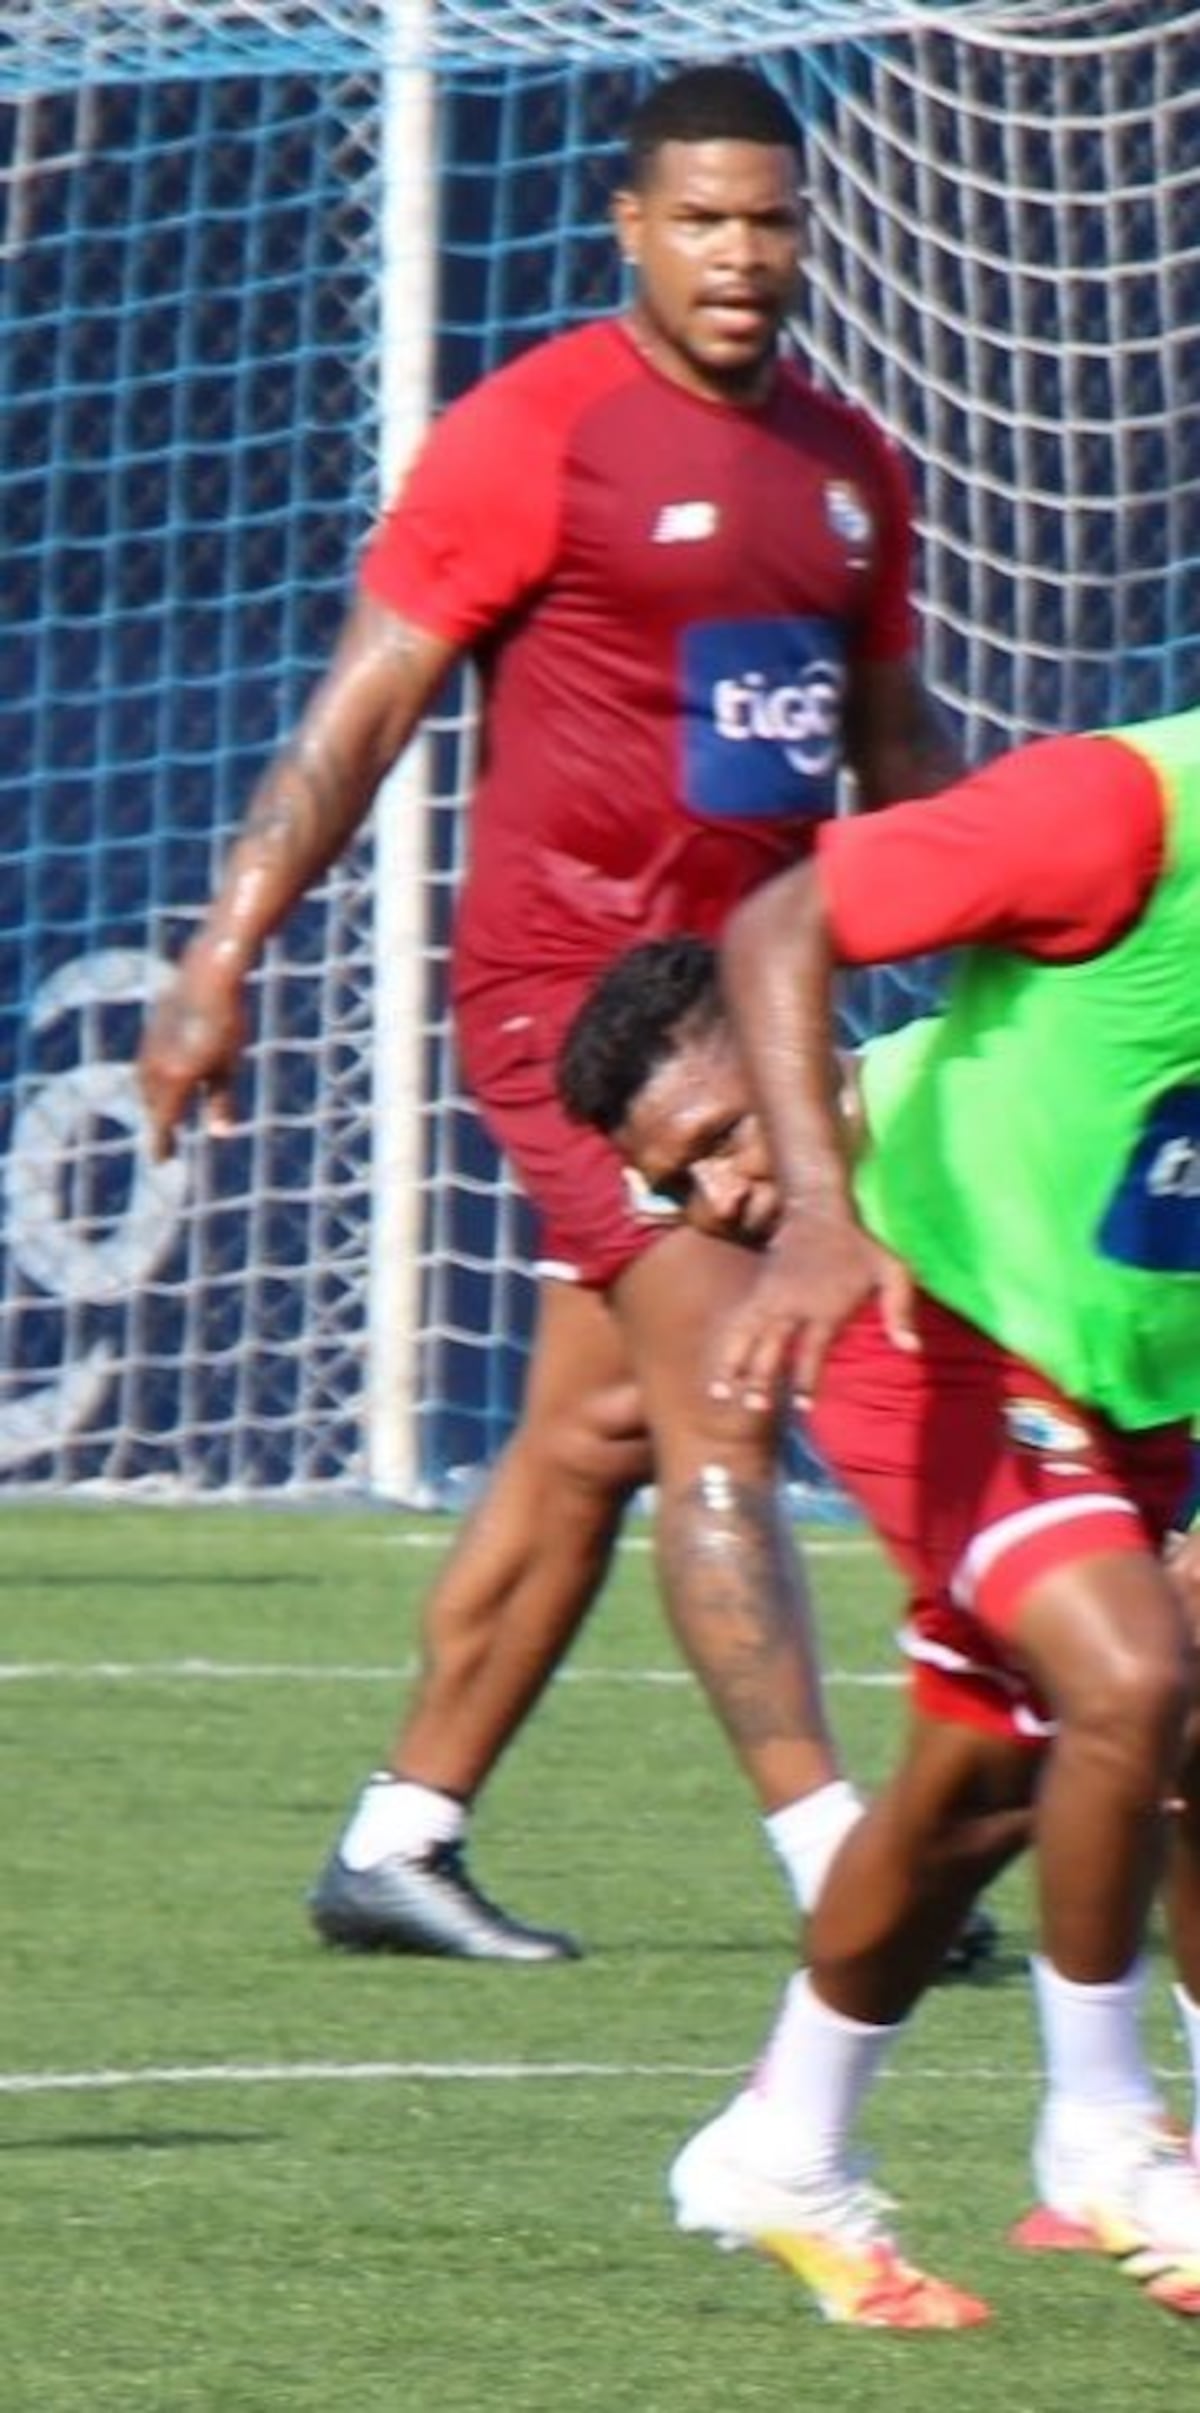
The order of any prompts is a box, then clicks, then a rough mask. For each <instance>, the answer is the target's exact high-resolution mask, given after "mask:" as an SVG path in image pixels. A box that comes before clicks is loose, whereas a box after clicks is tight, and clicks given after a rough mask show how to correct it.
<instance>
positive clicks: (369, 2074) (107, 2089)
mask: <svg viewBox="0 0 1200 2413" xmlns="http://www.w3.org/2000/svg"><path fill="white" fill-rule="evenodd" d="M881 2074H882V2076H883V2077H884V2079H885V2080H886V2081H887V2082H888V2083H889V2084H890V2083H891V2081H892V2080H893V2078H897V2077H898V2078H899V2080H900V2082H901V2083H902V2084H903V2085H905V2086H914V2085H915V2086H936V2087H943V2086H945V2085H946V2084H947V2082H948V2081H949V2080H951V2079H953V2080H954V2082H955V2083H956V2084H958V2083H961V2082H962V2081H964V2080H966V2081H967V2082H968V2083H970V2084H971V2085H974V2086H978V2087H995V2086H1005V2087H1009V2088H1011V2087H1013V2086H1014V2085H1020V2086H1023V2087H1027V2088H1028V2089H1029V2090H1030V2092H1033V2091H1034V2090H1035V2089H1036V2088H1037V2086H1038V2085H1039V2084H1040V2078H1039V2073H1038V2070H1037V2067H1036V2065H1035V2063H1034V2061H1033V2059H1032V2058H1031V2059H1030V2061H1029V2062H1028V2064H1026V2065H1025V2066H1023V2067H1018V2066H1016V2065H1014V2063H1012V2062H1011V2061H1005V2062H1004V2064H1003V2066H1001V2065H999V2064H997V2063H995V2062H988V2063H985V2064H984V2065H983V2066H982V2067H980V2068H977V2069H969V2070H967V2069H962V2068H955V2069H953V2070H951V2069H949V2068H947V2067H946V2066H945V2065H944V2064H926V2065H925V2066H922V2065H921V2064H920V2063H914V2062H912V2061H908V2060H906V2061H905V2064H904V2067H903V2069H902V2070H900V2071H894V2070H884V2071H883V2072H882V2073H881ZM1155 2074H1156V2076H1157V2077H1159V2078H1160V2079H1162V2080H1163V2082H1164V2083H1170V2082H1171V2081H1173V2080H1174V2081H1178V2080H1180V2079H1182V2078H1184V2077H1185V2076H1186V2075H1187V2071H1186V2070H1185V2068H1184V2067H1183V2066H1182V2065H1181V2064H1177V2063H1172V2062H1165V2063H1159V2064H1158V2065H1157V2066H1156V2071H1155ZM746 2075H747V2072H746V2070H745V2069H744V2068H743V2067H742V2066H741V2065H740V2064H737V2063H728V2062H703V2061H201V2062H179V2063H173V2062H166V2063H162V2064H156V2063H153V2062H151V2063H148V2064H147V2065H145V2066H144V2067H143V2068H140V2069H76V2070H67V2069H64V2070H52V2069H44V2070H0V2096H5V2095H7V2096H18V2095H99V2094H115V2093H118V2092H131V2091H133V2090H137V2089H143V2088H144V2089H147V2090H150V2089H155V2088H157V2089H170V2088H176V2089H183V2088H187V2087H203V2086H245V2087H256V2086H405V2085H422V2086H423V2085H427V2084H430V2083H433V2084H437V2085H451V2086H479V2085H483V2086H496V2085H499V2086H527V2085H545V2084H550V2085H556V2086H559V2085H572V2084H576V2083H579V2082H582V2083H584V2084H588V2085H591V2084H600V2083H605V2082H609V2083H615V2084H617V2085H626V2084H630V2083H640V2082H641V2081H642V2080H649V2081H650V2082H651V2083H652V2084H654V2085H661V2084H662V2083H663V2082H664V2081H667V2082H670V2081H673V2080H674V2079H677V2078H678V2079H682V2080H685V2081H689V2082H690V2081H691V2080H692V2079H693V2078H703V2079H705V2080H708V2079H711V2080H712V2081H713V2083H714V2084H716V2085H722V2086H728V2085H730V2084H731V2083H733V2082H734V2081H737V2080H740V2079H743V2078H745V2076H746Z"/></svg>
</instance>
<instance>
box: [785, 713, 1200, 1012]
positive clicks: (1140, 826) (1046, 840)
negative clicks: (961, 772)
mask: <svg viewBox="0 0 1200 2413" xmlns="http://www.w3.org/2000/svg"><path fill="white" fill-rule="evenodd" d="M817 843H818V848H819V855H818V860H819V865H820V879H821V888H822V893H823V896H824V900H825V904H826V907H827V910H828V913H829V917H830V926H831V930H832V934H833V938H834V943H835V945H836V947H837V951H838V954H839V956H840V957H841V960H842V961H843V962H844V963H850V964H868V963H885V962H888V961H889V960H891V959H893V958H896V957H901V956H906V955H920V954H924V953H925V952H926V951H927V950H930V949H936V948H940V947H952V946H961V945H965V944H968V943H972V942H979V941H982V942H984V943H986V944H990V945H993V946H998V947H1008V948H1011V949H1013V950H1014V951H1015V952H1017V953H1019V954H1023V955H1031V956H1035V957H1037V958H1039V959H1041V960H1044V961H1046V962H1050V963H1068V962H1072V961H1075V962H1078V961H1080V960H1081V959H1082V958H1084V957H1086V956H1088V955H1098V954H1100V953H1101V952H1102V951H1103V950H1104V949H1105V948H1106V947H1110V946H1112V945H1114V944H1115V942H1116V940H1117V939H1118V938H1120V937H1121V936H1122V935H1123V933H1124V932H1125V931H1126V930H1128V929H1129V928H1130V926H1131V925H1132V923H1134V922H1135V921H1136V920H1137V917H1138V915H1139V913H1140V912H1141V911H1142V908H1143V906H1144V904H1145V901H1146V898H1147V897H1148V896H1149V894H1150V892H1151V890H1152V889H1153V887H1154V885H1155V882H1156V881H1157V879H1158V877H1159V874H1160V871H1161V868H1162V857H1163V843H1164V817H1163V798H1162V793H1161V790H1160V787H1159V783H1158V780H1157V778H1156V777H1155V774H1154V772H1153V770H1152V769H1151V767H1150V764H1149V763H1148V762H1147V761H1146V760H1145V759H1144V758H1143V757H1142V756H1141V755H1140V754H1138V753H1136V752H1135V751H1134V749H1133V748H1132V747H1130V746H1127V745H1124V744H1122V743H1121V741H1120V740H1119V739H1118V738H1110V737H1104V736H1085V737H1052V738H1043V739H1041V740H1040V741H1038V742H1037V743H1035V744H1032V745H1028V746H1024V747H1021V748H1019V749H1018V750H1017V751H1016V752H1014V753H1012V754H1006V755H1004V756H1003V757H1002V758H1001V759H1000V760H999V761H997V762H994V763H992V764H990V765H988V766H987V768H986V769H984V770H981V771H976V772H973V773H972V775H971V777H970V778H968V779H964V780H960V781H959V782H957V783H956V785H955V786H954V787H951V788H945V789H943V791H942V793H941V794H940V795H939V796H930V797H923V798H922V799H921V800H920V802H919V803H914V804H900V805H893V806H892V807H891V809H890V810H889V811H888V812H886V813H878V814H871V815H869V816H867V817H866V818H864V819H862V820H857V821H844V822H838V823H836V824H833V825H831V826H830V827H829V828H828V829H824V830H822V831H821V832H820V834H819V837H818V841H817Z"/></svg>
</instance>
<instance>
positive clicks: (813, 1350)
mask: <svg viewBox="0 0 1200 2413" xmlns="http://www.w3.org/2000/svg"><path fill="white" fill-rule="evenodd" d="M832 1337H833V1335H832V1330H831V1327H830V1326H829V1325H828V1324H825V1323H819V1322H818V1321H817V1320H816V1319H815V1318H814V1319H813V1320H812V1321H811V1322H810V1323H807V1324H806V1325H805V1327H804V1330H803V1332H802V1333H801V1335H800V1338H799V1340H798V1341H797V1343H796V1349H795V1354H794V1356H793V1359H792V1398H793V1400H794V1402H795V1404H796V1406H797V1407H798V1408H810V1407H811V1406H812V1403H813V1400H814V1398H815V1397H816V1390H817V1383H818V1381H819V1379H820V1373H821V1367H822V1365H823V1363H824V1359H825V1352H826V1350H827V1349H828V1347H829V1343H830V1340H831V1339H832Z"/></svg>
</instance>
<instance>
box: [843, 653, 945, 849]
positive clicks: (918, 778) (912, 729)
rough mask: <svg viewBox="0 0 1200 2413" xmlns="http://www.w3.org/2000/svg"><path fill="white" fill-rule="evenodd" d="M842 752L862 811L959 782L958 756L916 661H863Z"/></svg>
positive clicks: (853, 688) (849, 708) (850, 697)
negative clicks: (856, 790) (854, 781)
mask: <svg viewBox="0 0 1200 2413" xmlns="http://www.w3.org/2000/svg"><path fill="white" fill-rule="evenodd" d="M846 754H847V760H848V761H849V763H850V765H851V767H852V769H853V771H854V774H855V779H856V781H857V785H858V801H859V806H860V809H861V810H862V811H863V812H873V811H875V810H876V808H877V807H878V806H879V805H883V804H902V803H904V802H905V801H906V800H907V799H908V798H910V797H915V796H932V795H935V794H936V793H937V790H938V789H939V788H945V787H949V786H950V785H951V784H952V782H953V781H954V780H956V779H961V777H962V774H963V769H964V764H963V760H962V755H961V753H960V750H959V748H958V746H957V745H956V743H955V741H954V737H953V734H952V732H951V730H950V729H949V727H948V726H947V723H946V721H945V719H944V718H943V715H942V713H941V711H940V709H939V707H938V705H937V704H936V703H935V702H934V699H933V697H932V696H931V695H930V693H929V690H928V688H927V687H926V686H925V684H924V681H923V680H922V678H921V675H920V672H919V671H918V669H917V667H916V664H915V663H914V662H911V661H909V662H866V663H863V664H861V665H860V667H859V668H858V670H857V671H856V672H855V675H854V679H853V682H852V684H851V688H850V692H849V695H848V697H847V703H846Z"/></svg>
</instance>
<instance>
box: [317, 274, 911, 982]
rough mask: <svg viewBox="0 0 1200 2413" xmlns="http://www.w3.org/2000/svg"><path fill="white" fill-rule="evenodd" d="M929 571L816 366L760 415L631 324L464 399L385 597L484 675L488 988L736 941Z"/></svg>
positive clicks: (789, 374) (481, 959)
mask: <svg viewBox="0 0 1200 2413" xmlns="http://www.w3.org/2000/svg"><path fill="white" fill-rule="evenodd" d="M911 555H912V532H911V512H910V505H909V498H908V489H907V482H906V478H905V474H904V471H903V468H902V466H901V464H900V462H899V459H898V457H897V456H896V454H895V453H894V451H893V450H892V448H891V447H890V446H889V445H888V444H887V442H886V440H885V439H884V438H883V437H882V436H881V434H880V433H879V431H878V430H877V429H876V428H875V427H874V425H873V424H872V423H871V421H870V420H868V419H867V418H866V417H865V416H864V415H863V414H862V413H861V412H859V411H857V410H855V409H853V408H851V407H850V406H849V405H847V404H845V403H842V402H839V401H835V400H833V399H831V398H829V397H827V396H825V395H823V394H821V393H819V392H818V391H817V390H816V389H815V388H814V387H813V386H812V385H811V384H810V383H809V382H808V381H807V379H805V378H804V377H803V376H802V375H801V374H800V373H799V371H797V370H795V369H793V368H792V367H790V366H787V367H784V368H782V369H781V371H780V374H779V376H778V378H777V380H776V382H775V386H774V389H773V392H772V394H771V397H770V399H769V400H768V401H767V402H766V403H765V404H764V405H762V406H761V407H759V408H756V409H753V410H751V409H740V408H733V407H730V406H727V405H724V404H720V403H714V402H709V401H706V400H704V399H702V398H700V397H698V396H695V395H692V394H689V393H688V392H686V391H685V390H684V389H683V388H682V387H680V386H678V385H676V384H674V383H673V382H672V381H670V380H668V379H666V378H664V377H662V376H661V375H660V374H659V373H658V372H657V371H655V370H654V369H652V368H651V367H650V366H649V365H648V363H647V362H646V361H645V360H644V359H643V358H642V356H641V354H640V353H639V352H638V351H637V349H636V348H635V346H634V344H633V342H632V340H631V338H630V337H629V335H628V333H627V331H626V330H625V328H624V327H623V326H622V325H621V324H620V323H619V322H617V321H608V320H606V321H602V322H598V323H596V324H594V325H592V326H590V327H586V328H582V329H580V330H577V331H576V332H574V333H572V334H569V335H566V336H562V337H558V338H556V339H555V340H554V341H552V342H550V343H548V344H543V345H540V346H538V347H537V348H536V349H535V350H534V351H532V352H529V353H526V354H525V355H524V356H523V357H522V358H521V359H519V360H517V361H516V362H514V363H513V364H512V365H511V366H510V367H509V368H507V369H504V370H501V371H500V372H499V373H498V374H496V375H495V376H493V377H490V378H487V379H485V380H484V382H483V383H482V384H481V385H479V386H477V387H475V388H474V389H473V391H472V392H470V393H469V394H467V395H465V396H464V397H463V399H462V400H461V401H460V402H458V403H456V404H454V405H453V406H452V407H451V408H450V410H448V411H447V412H446V414H445V415H444V417H443V418H442V419H441V420H440V422H439V423H438V425H437V427H436V428H435V429H434V430H433V432H432V434H431V435H430V437H429V438H428V440H427V442H426V444H425V446H424V447H423V449H422V451H421V453H420V455H419V456H418V459H417V461H416V463H415V464H414V467H413V469H412V471H411V473H410V475H409V478H408V480H407V481H406V483H405V485H404V487H403V489H402V491H401V494H400V496H399V497H398V500H397V502H396V504H395V505H394V506H393V508H392V510H391V511H390V512H389V514H388V515H387V517H386V518H385V519H384V521H383V522H382V524H381V526H380V528H379V530H378V532H377V534H376V536H375V537H374V539H373V540H372V543H371V545H370V546H369V548H368V550H367V553H366V555H365V557H364V561H363V565H362V579H363V584H364V586H365V587H366V588H367V589H368V590H369V592H370V593H371V594H372V595H373V596H374V597H375V598H376V599H377V600H378V601H380V602H382V603H383V604H385V605H386V606H387V607H388V608H390V609H391V610H393V611H394V612H396V613H397V614H398V616H400V617H401V618H404V619H407V620H410V621H412V622H413V623H414V624H415V625H417V626H419V627H423V628H428V629H430V630H432V631H433V632H435V633H437V634H439V635H442V636H446V637H450V638H452V639H454V640H455V641H457V642H458V643H460V644H461V645H462V646H463V648H464V650H469V651H470V652H471V653H472V654H473V655H474V658H475V660H476V662H477V664H478V666H479V669H480V672H481V674H482V678H483V683H484V707H485V719H484V735H483V755H482V764H481V773H480V779H479V784H478V790H477V795H476V799H475V807H474V814H473V820H472V830H471V845H470V861H469V867H468V873H467V878H466V883H465V888H464V894H463V898H462V903H461V908H460V917H459V931H458V946H457V955H458V964H457V981H458V987H459V992H460V994H464V993H468V992H469V991H470V990H471V989H472V988H474V987H478V986H479V985H480V984H482V983H485V982H487V981H489V980H490V979H492V978H494V977H495V976H497V975H498V974H499V975H501V976H503V975H507V974H511V973H513V972H514V971H518V970H521V969H523V968H524V967H526V966H527V965H529V964H530V962H531V961H532V962H534V963H537V964H541V965H545V966H546V967H547V968H548V969H550V970H555V971H559V972H562V971H574V972H577V973H580V974H586V973H589V972H590V971H591V970H593V969H594V968H595V967H596V966H597V965H598V964H600V963H603V962H605V961H607V960H608V959H609V958H610V957H611V956H613V955H614V954H616V953H618V952H620V951H621V949H622V948H624V947H625V946H627V945H628V944H629V943H630V942H631V940H633V939H634V938H638V937H645V936H649V935H652V934H654V933H655V932H662V931H667V930H672V929H695V930H701V931H713V930H715V929H716V928H717V927H719V925H720V923H721V922H722V921H723V920H724V918H725V916H726V914H727V913H728V911H729V909H730V907H731V906H732V905H733V904H734V903H735V902H736V900H737V898H738V897H739V896H741V895H743V894H745V893H746V891H747V890H748V889H749V888H751V887H753V886H754V885H756V884H757V883H758V882H759V881H760V880H761V879H763V878H764V877H765V876H767V874H768V873H769V872H771V871H773V870H775V869H778V868H779V867H781V866H782V865H783V864H784V863H786V862H788V861H792V860H794V859H795V857H796V856H797V854H799V853H802V852H804V851H806V850H807V848H808V846H809V845H810V844H811V838H812V832H813V829H814V827H815V825H816V823H817V821H818V820H820V819H821V818H823V817H824V816H825V815H826V814H827V813H829V812H830V811H831V810H832V809H833V805H834V801H835V797H836V787H837V777H838V771H839V768H840V763H841V754H842V703H843V699H844V692H845V687H846V683H847V680H848V678H849V677H850V675H851V673H852V670H853V666H854V665H855V663H857V662H859V661H875V660H891V659H901V658H904V657H906V656H907V655H908V654H909V653H910V652H911V651H912V647H913V621H912V607H911V602H910V596H909V583H910V575H911Z"/></svg>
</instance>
